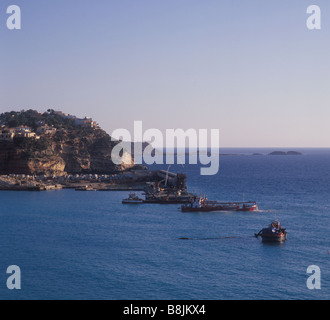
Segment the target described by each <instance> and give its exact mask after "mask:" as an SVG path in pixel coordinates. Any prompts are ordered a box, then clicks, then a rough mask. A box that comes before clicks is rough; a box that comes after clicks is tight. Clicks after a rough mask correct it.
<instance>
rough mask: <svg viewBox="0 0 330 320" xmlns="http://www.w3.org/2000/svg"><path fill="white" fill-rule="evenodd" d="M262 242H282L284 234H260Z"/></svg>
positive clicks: (284, 237) (284, 238)
mask: <svg viewBox="0 0 330 320" xmlns="http://www.w3.org/2000/svg"><path fill="white" fill-rule="evenodd" d="M261 239H262V242H282V241H285V240H286V239H287V238H286V235H285V234H281V235H262V236H261Z"/></svg>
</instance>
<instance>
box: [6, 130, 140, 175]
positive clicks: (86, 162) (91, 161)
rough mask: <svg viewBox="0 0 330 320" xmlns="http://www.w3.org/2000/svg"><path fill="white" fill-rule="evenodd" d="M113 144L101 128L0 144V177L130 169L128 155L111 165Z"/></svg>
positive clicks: (60, 132) (62, 131)
mask: <svg viewBox="0 0 330 320" xmlns="http://www.w3.org/2000/svg"><path fill="white" fill-rule="evenodd" d="M115 144H116V142H112V141H111V137H110V136H109V135H108V134H107V133H106V132H105V131H103V130H102V129H90V128H89V129H86V128H73V129H70V130H68V129H61V130H58V131H57V132H56V134H54V135H44V136H42V137H41V139H39V140H36V139H29V138H19V139H14V140H13V142H9V141H0V174H11V173H16V174H56V175H61V174H64V173H78V174H79V173H104V174H110V173H114V172H120V171H123V170H125V169H128V168H130V167H132V166H133V165H134V160H133V157H132V156H131V155H130V154H128V153H125V154H124V155H125V158H126V161H125V163H122V164H121V165H115V164H114V163H113V162H112V160H111V151H112V148H113V147H114V146H115Z"/></svg>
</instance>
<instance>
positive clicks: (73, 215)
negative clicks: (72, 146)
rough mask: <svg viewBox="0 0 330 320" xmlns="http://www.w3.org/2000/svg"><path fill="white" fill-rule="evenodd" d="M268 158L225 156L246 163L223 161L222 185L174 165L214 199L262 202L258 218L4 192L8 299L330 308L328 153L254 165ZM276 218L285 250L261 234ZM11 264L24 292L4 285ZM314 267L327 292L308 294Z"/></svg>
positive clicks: (2, 266) (101, 196) (102, 198)
mask: <svg viewBox="0 0 330 320" xmlns="http://www.w3.org/2000/svg"><path fill="white" fill-rule="evenodd" d="M268 151H269V150H252V149H240V150H238V149H231V150H226V151H224V153H237V154H241V155H240V156H223V157H221V158H220V171H219V173H218V174H217V175H216V176H200V170H199V169H200V168H199V166H194V165H185V166H184V168H183V167H182V166H181V165H178V166H172V167H171V171H178V172H181V171H184V172H185V173H186V174H187V176H188V187H189V190H190V191H192V192H196V193H199V194H203V193H206V195H207V196H208V198H209V199H214V200H224V201H237V200H242V198H243V194H244V197H245V200H250V199H251V200H256V201H257V202H258V204H259V209H260V211H259V212H253V213H250V212H249V213H247V212H245V213H244V212H234V213H229V212H216V213H215V212H213V213H181V212H180V211H179V210H178V207H179V206H178V205H150V204H143V205H122V204H121V200H122V199H123V198H124V197H126V196H127V192H75V191H73V190H62V191H53V192H0V201H1V206H0V299H111V300H118V299H141V300H149V299H170V300H172V299H188V300H190V299H197V300H199V299H210V300H222V299H329V298H330V254H329V251H330V241H329V240H330V239H329V238H330V203H329V200H330V150H329V149H306V150H301V151H302V152H303V156H252V155H251V154H252V153H253V152H260V153H267V152H268ZM242 154H243V155H242ZM161 167H162V168H167V166H165V165H164V166H161ZM154 168H160V167H158V166H154ZM275 217H277V218H278V219H279V220H280V221H281V223H282V225H283V226H284V227H286V228H287V231H288V240H287V241H286V242H285V243H283V244H277V245H271V244H264V243H262V242H261V241H260V239H256V238H255V237H254V233H256V232H258V231H259V230H260V229H262V228H263V227H265V226H267V225H268V224H269V222H270V221H271V220H273V219H274V218H275ZM180 237H187V238H191V239H192V240H180V239H179V238H180ZM221 237H233V238H230V239H216V238H221ZM212 238H213V239H212ZM9 265H18V266H19V267H20V269H21V277H22V289H21V290H13V291H10V290H8V289H7V287H6V280H7V277H8V276H9V275H7V274H6V270H7V267H8V266H9ZM310 265H317V266H319V267H320V269H321V289H320V290H309V289H308V288H307V286H306V281H307V278H308V276H309V275H308V274H307V273H306V270H307V268H308V266H310Z"/></svg>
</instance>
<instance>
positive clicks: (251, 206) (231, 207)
mask: <svg viewBox="0 0 330 320" xmlns="http://www.w3.org/2000/svg"><path fill="white" fill-rule="evenodd" d="M256 210H258V205H257V203H256V202H255V201H249V202H218V201H210V200H207V198H205V196H204V197H203V198H197V197H195V198H194V199H193V200H192V201H191V202H189V203H186V204H184V205H182V206H181V211H182V212H211V211H256Z"/></svg>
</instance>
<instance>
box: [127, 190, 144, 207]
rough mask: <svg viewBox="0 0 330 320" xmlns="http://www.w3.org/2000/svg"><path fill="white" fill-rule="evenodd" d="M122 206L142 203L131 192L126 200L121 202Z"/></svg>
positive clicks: (141, 200)
mask: <svg viewBox="0 0 330 320" xmlns="http://www.w3.org/2000/svg"><path fill="white" fill-rule="evenodd" d="M122 203H123V204H139V203H143V199H141V198H139V197H138V196H137V194H136V193H134V192H131V193H130V194H129V196H128V198H127V199H124V200H123V201H122Z"/></svg>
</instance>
